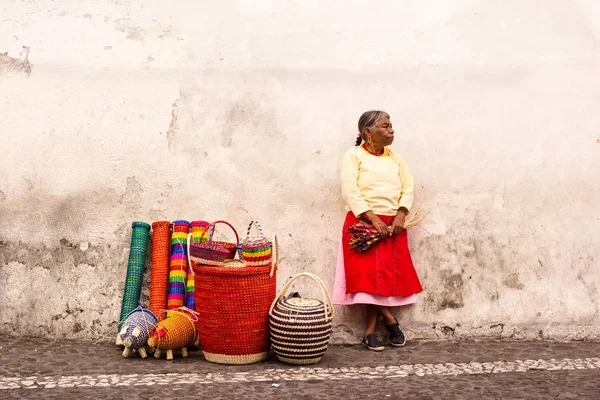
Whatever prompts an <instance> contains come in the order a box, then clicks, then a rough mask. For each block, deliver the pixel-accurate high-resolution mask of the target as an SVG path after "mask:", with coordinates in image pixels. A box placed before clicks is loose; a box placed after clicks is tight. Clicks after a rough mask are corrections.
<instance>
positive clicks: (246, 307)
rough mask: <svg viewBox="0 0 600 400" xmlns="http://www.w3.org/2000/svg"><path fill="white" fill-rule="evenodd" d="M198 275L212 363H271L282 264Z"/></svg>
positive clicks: (205, 270)
mask: <svg viewBox="0 0 600 400" xmlns="http://www.w3.org/2000/svg"><path fill="white" fill-rule="evenodd" d="M274 240H276V239H274ZM275 253H276V252H275ZM193 269H194V277H195V280H196V304H198V310H197V313H198V320H199V321H201V322H200V323H199V324H198V335H199V338H200V343H201V345H202V352H203V353H204V357H205V358H206V360H207V361H210V362H214V363H218V364H252V363H256V362H259V361H263V360H265V359H266V358H267V356H268V354H269V347H270V344H269V307H270V305H271V303H272V302H273V299H275V295H276V294H277V276H276V271H277V262H276V259H275V261H274V262H273V263H272V264H269V265H263V266H256V267H249V266H246V267H243V268H232V267H228V266H223V267H214V266H205V265H197V264H194V265H193Z"/></svg>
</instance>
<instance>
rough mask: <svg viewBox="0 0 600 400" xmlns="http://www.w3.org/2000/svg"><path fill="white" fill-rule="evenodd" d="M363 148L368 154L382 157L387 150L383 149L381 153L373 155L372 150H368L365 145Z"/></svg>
mask: <svg viewBox="0 0 600 400" xmlns="http://www.w3.org/2000/svg"><path fill="white" fill-rule="evenodd" d="M362 148H363V149H365V150H366V151H367V153H369V154H373V155H374V156H377V157H379V156H381V155H383V153H384V152H385V148H383V149H381V151H379V152H377V153H373V152H372V151H371V150H369V149H367V146H366V145H365V144H363V145H362Z"/></svg>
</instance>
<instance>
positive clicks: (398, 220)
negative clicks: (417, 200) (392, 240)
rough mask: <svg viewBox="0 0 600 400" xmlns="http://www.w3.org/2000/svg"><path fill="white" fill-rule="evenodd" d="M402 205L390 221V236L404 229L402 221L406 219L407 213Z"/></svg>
mask: <svg viewBox="0 0 600 400" xmlns="http://www.w3.org/2000/svg"><path fill="white" fill-rule="evenodd" d="M407 211H408V210H406V209H405V208H404V207H402V208H401V209H400V210H398V213H397V214H396V216H395V217H394V220H393V221H392V225H391V226H390V236H392V235H397V234H399V233H401V232H402V231H403V230H404V221H405V220H406V214H408V212H407Z"/></svg>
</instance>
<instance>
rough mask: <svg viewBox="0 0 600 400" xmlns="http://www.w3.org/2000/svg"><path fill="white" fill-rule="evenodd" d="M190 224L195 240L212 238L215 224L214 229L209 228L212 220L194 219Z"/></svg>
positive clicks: (200, 240)
mask: <svg viewBox="0 0 600 400" xmlns="http://www.w3.org/2000/svg"><path fill="white" fill-rule="evenodd" d="M190 226H191V231H192V241H193V242H195V243H198V242H206V241H207V240H209V238H210V239H212V232H214V226H213V228H212V229H208V228H209V227H210V222H208V221H192V222H191V223H190Z"/></svg>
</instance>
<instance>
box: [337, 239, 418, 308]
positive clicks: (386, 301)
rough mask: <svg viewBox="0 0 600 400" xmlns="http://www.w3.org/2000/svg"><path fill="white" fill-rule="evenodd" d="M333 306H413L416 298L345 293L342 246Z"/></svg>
mask: <svg viewBox="0 0 600 400" xmlns="http://www.w3.org/2000/svg"><path fill="white" fill-rule="evenodd" d="M332 300H333V304H337V305H344V306H348V305H352V304H375V305H378V306H385V307H399V306H406V305H409V304H414V303H416V302H417V296H416V295H415V294H411V295H409V296H381V295H378V294H371V293H366V292H358V293H346V272H345V270H344V251H343V248H342V244H341V243H340V248H339V251H338V258H337V264H336V267H335V282H334V284H333V299H332Z"/></svg>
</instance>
